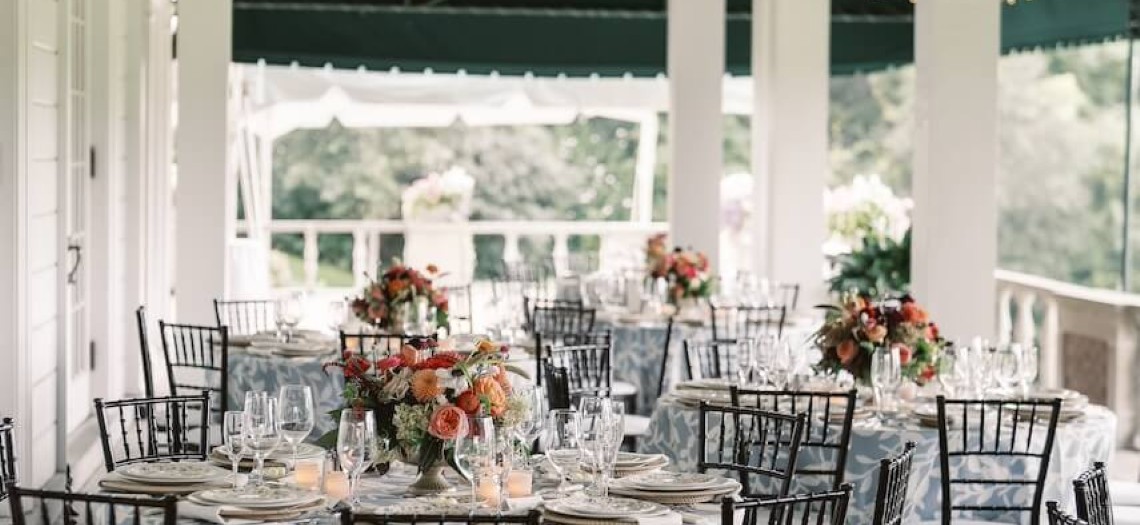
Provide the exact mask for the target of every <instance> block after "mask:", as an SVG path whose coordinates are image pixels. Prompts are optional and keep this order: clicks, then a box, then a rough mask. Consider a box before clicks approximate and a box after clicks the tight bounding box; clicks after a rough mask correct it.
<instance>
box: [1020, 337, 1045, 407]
mask: <svg viewBox="0 0 1140 525" xmlns="http://www.w3.org/2000/svg"><path fill="white" fill-rule="evenodd" d="M1039 356H1040V353H1039V349H1038V348H1037V347H1036V346H1032V345H1030V346H1025V347H1022V351H1021V396H1022V397H1029V393H1030V390H1032V388H1033V385H1034V384H1036V383H1037V375H1038V374H1039V373H1040V372H1039V370H1038V367H1039V366H1040V364H1039V359H1038V357H1039Z"/></svg>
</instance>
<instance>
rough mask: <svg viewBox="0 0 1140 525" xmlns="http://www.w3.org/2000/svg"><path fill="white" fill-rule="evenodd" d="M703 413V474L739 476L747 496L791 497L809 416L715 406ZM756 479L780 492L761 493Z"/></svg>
mask: <svg viewBox="0 0 1140 525" xmlns="http://www.w3.org/2000/svg"><path fill="white" fill-rule="evenodd" d="M699 414H700V416H699V417H700V421H699V426H700V430H699V433H698V438H697V447H698V455H697V469H698V470H699V471H700V472H705V471H707V470H709V469H723V470H730V471H733V472H736V473H737V474H738V475H739V477H740V484H741V486H742V488H743V490H742V492H741V493H742V494H743V495H744V496H745V497H772V496H785V495H787V494H788V490H789V489H790V488H791V483H792V478H793V477H794V476H795V471H796V459H797V458H798V457H799V452H800V442H801V440H802V439H803V431H804V426H805V419H806V418H807V415H805V414H797V415H794V416H793V415H790V414H782V413H778V412H768V411H766V410H761V409H758V408H744V407H726V406H713V405H709V404H708V403H707V402H704V401H702V402H701V404H700V409H699ZM753 476H756V477H758V478H760V479H761V480H763V481H765V482H773V483H776V484H778V485H779V487H778V488H777V489H776V490H775V491H771V492H767V493H763V492H758V491H757V490H754V487H753V484H752V477H753ZM765 485H767V483H765Z"/></svg>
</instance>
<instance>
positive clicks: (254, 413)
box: [243, 392, 281, 486]
mask: <svg viewBox="0 0 1140 525" xmlns="http://www.w3.org/2000/svg"><path fill="white" fill-rule="evenodd" d="M258 394H259V395H255V396H253V398H252V399H247V400H246V401H247V402H246V407H245V421H244V422H243V430H244V433H245V446H246V448H247V449H249V450H250V451H251V452H252V453H253V459H254V462H255V467H254V472H255V476H254V479H255V482H254V483H255V486H261V485H264V484H265V459H266V458H267V457H268V456H269V455H270V454H272V453H273V451H274V450H277V447H278V446H279V445H280V444H281V429H280V425H278V422H277V416H278V413H277V398H275V397H269V395H267V394H266V393H265V392H259V393H258Z"/></svg>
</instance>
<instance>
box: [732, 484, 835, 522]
mask: <svg viewBox="0 0 1140 525" xmlns="http://www.w3.org/2000/svg"><path fill="white" fill-rule="evenodd" d="M851 491H852V487H851V485H850V484H847V483H845V484H843V485H842V486H840V487H839V489H837V490H833V491H830V492H817V493H814V494H796V495H793V496H783V497H778V498H763V499H744V500H740V501H737V500H734V499H732V498H724V499H722V500H721V503H720V509H721V510H720V523H721V525H784V524H787V525H843V524H844V523H846V520H847V505H848V503H849V502H850V501H851ZM738 513H739V515H740V518H741V519H737V516H738Z"/></svg>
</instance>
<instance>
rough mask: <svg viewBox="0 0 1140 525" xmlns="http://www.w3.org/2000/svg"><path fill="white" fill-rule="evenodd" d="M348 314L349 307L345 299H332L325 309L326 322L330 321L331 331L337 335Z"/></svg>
mask: <svg viewBox="0 0 1140 525" xmlns="http://www.w3.org/2000/svg"><path fill="white" fill-rule="evenodd" d="M347 316H348V307H347V306H346V305H345V303H344V300H339V301H330V302H329V304H328V306H327V307H326V310H325V322H326V323H328V324H327V326H328V327H329V332H330V333H332V334H333V335H336V334H337V332H339V331H340V327H341V325H342V324H343V323H344V322H345V320H346V319H347Z"/></svg>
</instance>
